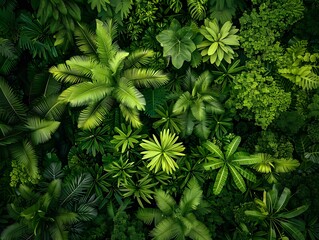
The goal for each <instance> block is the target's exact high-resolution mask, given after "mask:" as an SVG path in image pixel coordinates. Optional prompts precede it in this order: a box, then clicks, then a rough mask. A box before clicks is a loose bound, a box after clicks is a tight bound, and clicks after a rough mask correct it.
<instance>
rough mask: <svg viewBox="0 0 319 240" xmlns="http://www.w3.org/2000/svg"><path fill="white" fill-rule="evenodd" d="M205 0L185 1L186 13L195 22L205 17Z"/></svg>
mask: <svg viewBox="0 0 319 240" xmlns="http://www.w3.org/2000/svg"><path fill="white" fill-rule="evenodd" d="M206 3H207V0H187V6H188V12H189V13H190V15H191V17H192V18H194V19H195V20H202V19H204V18H205V17H206Z"/></svg>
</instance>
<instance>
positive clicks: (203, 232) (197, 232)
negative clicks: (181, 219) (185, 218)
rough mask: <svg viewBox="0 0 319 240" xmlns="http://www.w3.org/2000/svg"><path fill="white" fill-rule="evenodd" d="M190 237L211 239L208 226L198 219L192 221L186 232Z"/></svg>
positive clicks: (200, 239) (204, 239) (203, 239)
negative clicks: (191, 225)
mask: <svg viewBox="0 0 319 240" xmlns="http://www.w3.org/2000/svg"><path fill="white" fill-rule="evenodd" d="M187 236H189V237H190V238H191V239H196V240H211V239H212V238H211V234H210V232H209V230H208V228H207V227H206V226H205V225H204V224H203V223H201V222H200V221H195V222H193V227H192V228H191V230H190V231H189V233H188V234H187Z"/></svg>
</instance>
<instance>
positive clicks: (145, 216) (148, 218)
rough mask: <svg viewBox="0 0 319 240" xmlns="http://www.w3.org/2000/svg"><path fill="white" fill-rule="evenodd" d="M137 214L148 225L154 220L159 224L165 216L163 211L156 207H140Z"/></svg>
mask: <svg viewBox="0 0 319 240" xmlns="http://www.w3.org/2000/svg"><path fill="white" fill-rule="evenodd" d="M136 216H137V218H138V219H140V220H142V221H143V222H144V223H146V224H148V225H150V224H152V222H153V221H154V224H155V225H157V224H158V223H159V222H160V221H161V220H162V218H163V216H162V213H161V211H160V210H158V209H155V208H140V209H139V210H138V211H137V215H136Z"/></svg>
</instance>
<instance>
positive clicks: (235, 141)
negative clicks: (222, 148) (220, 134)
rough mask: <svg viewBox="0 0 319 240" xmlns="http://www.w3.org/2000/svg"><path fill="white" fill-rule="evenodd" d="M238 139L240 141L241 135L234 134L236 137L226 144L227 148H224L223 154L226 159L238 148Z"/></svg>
mask: <svg viewBox="0 0 319 240" xmlns="http://www.w3.org/2000/svg"><path fill="white" fill-rule="evenodd" d="M240 141H241V137H239V136H236V137H235V138H234V139H233V140H232V141H231V143H230V144H228V146H227V150H226V154H225V158H226V159H229V158H230V156H232V155H233V154H234V153H235V152H236V150H237V148H238V146H239V143H240Z"/></svg>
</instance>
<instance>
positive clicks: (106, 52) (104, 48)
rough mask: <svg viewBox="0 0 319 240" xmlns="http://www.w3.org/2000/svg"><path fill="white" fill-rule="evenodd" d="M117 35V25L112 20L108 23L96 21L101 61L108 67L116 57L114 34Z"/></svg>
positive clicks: (98, 51) (98, 50)
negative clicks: (109, 62) (110, 61)
mask: <svg viewBox="0 0 319 240" xmlns="http://www.w3.org/2000/svg"><path fill="white" fill-rule="evenodd" d="M115 33H116V28H115V25H114V24H113V23H112V20H109V21H108V22H106V23H103V22H101V21H100V20H98V19H97V20H96V45H97V53H98V56H99V60H100V62H101V63H102V64H104V65H106V66H107V65H108V61H109V60H110V59H111V58H112V57H113V56H114V55H115V49H116V48H115V47H114V45H113V38H114V34H115Z"/></svg>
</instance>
